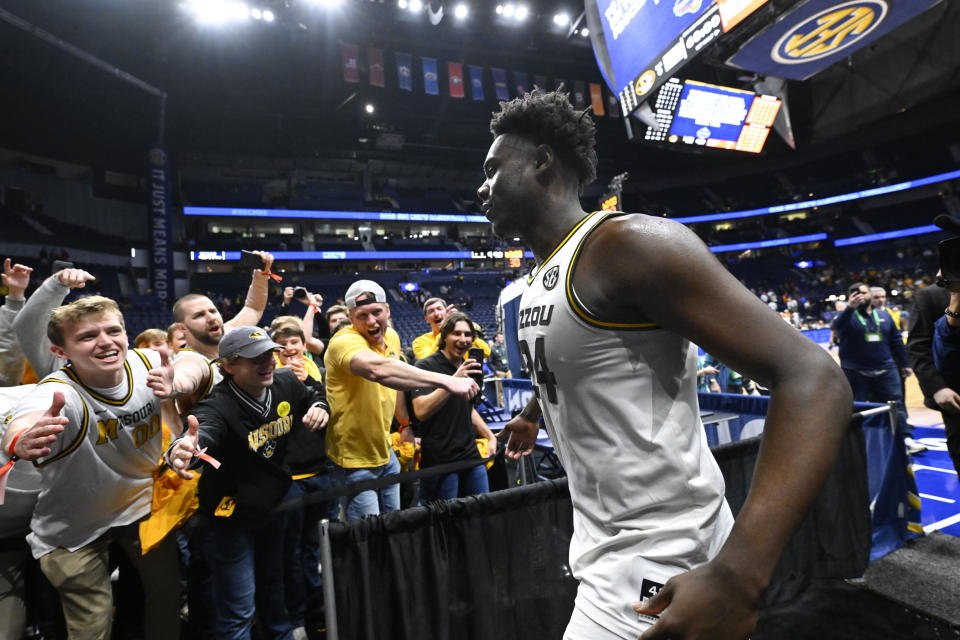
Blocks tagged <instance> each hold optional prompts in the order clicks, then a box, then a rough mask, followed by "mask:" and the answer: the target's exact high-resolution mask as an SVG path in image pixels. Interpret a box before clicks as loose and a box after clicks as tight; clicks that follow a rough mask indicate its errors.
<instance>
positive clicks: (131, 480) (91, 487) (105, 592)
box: [2, 296, 180, 640]
mask: <svg viewBox="0 0 960 640" xmlns="http://www.w3.org/2000/svg"><path fill="white" fill-rule="evenodd" d="M47 335H48V337H49V339H50V343H51V345H52V346H51V348H50V349H51V351H52V352H53V354H54V355H55V356H56V357H57V358H59V359H60V360H61V361H63V362H64V364H65V365H66V366H64V367H63V368H61V369H59V370H58V371H55V372H53V373H52V374H50V375H49V376H47V377H45V378H44V379H43V380H41V381H40V382H39V383H38V384H37V385H36V387H35V388H34V389H33V390H32V391H31V392H30V393H29V394H28V395H27V396H26V397H25V398H23V399H22V400H21V401H20V403H19V404H18V406H17V409H16V410H15V412H14V414H13V420H12V422H11V423H10V426H9V428H8V429H7V432H6V434H4V437H3V441H2V446H3V448H4V451H7V452H9V453H10V455H12V456H16V457H17V458H18V459H20V460H32V461H34V464H35V466H36V467H37V470H38V471H39V472H40V478H41V479H40V494H39V497H38V498H37V504H36V507H35V508H34V511H33V517H32V519H31V522H30V534H29V535H28V536H27V542H28V543H29V545H30V548H31V551H32V553H33V556H34V557H35V558H37V559H39V561H40V568H41V569H42V570H43V572H44V574H45V575H46V576H47V577H48V578H49V579H50V582H51V583H52V584H53V586H54V587H55V588H56V589H57V592H58V593H59V594H60V599H61V604H62V606H63V613H64V617H65V619H66V622H67V628H68V631H69V635H70V638H71V639H74V638H83V639H86V638H91V639H100V638H103V639H105V640H106V639H109V637H110V629H111V620H112V616H113V612H112V608H113V600H112V593H111V591H112V587H111V583H110V566H109V563H108V553H107V548H108V545H109V543H110V542H111V541H116V542H117V543H119V544H120V546H121V548H122V549H123V550H124V551H125V552H126V554H127V555H128V556H129V558H130V560H131V562H132V563H133V564H134V566H135V567H137V570H138V572H139V573H140V577H141V579H142V582H143V584H144V592H145V599H144V602H145V607H144V629H145V634H146V635H145V637H146V638H151V639H153V638H156V639H159V638H176V637H178V635H179V633H178V632H179V626H178V625H173V626H171V625H170V624H169V622H170V620H177V619H178V611H179V603H178V594H179V588H180V585H179V575H178V572H177V560H176V546H175V542H174V541H173V539H172V538H169V539H168V540H165V541H164V542H163V543H161V544H160V546H159V547H157V548H156V549H154V550H153V551H150V552H149V553H147V554H146V555H142V554H141V551H140V547H139V540H138V538H137V529H136V523H137V522H138V521H139V520H141V519H142V518H144V517H145V516H147V515H149V513H150V505H151V495H152V489H153V472H154V470H155V469H156V468H157V461H158V460H159V459H160V455H161V454H162V453H163V450H162V446H161V438H162V435H161V417H160V404H161V403H160V399H159V398H158V397H157V396H156V395H155V394H154V391H153V390H152V389H151V388H150V386H149V385H150V384H151V382H152V381H153V380H155V379H156V378H160V377H162V378H164V379H165V384H167V385H170V384H172V378H173V367H172V366H171V365H170V364H169V363H166V362H165V358H161V356H160V355H158V354H157V353H155V352H153V351H150V350H144V351H141V350H139V349H134V350H130V351H128V349H127V334H126V331H125V329H124V325H123V317H122V316H121V314H120V310H119V309H118V308H117V305H116V303H115V302H114V301H113V300H110V299H109V298H103V297H100V296H90V297H87V298H81V299H79V300H77V301H75V302H72V303H70V304H68V305H64V306H62V307H58V308H57V309H56V310H54V312H53V314H52V316H51V317H50V322H49V325H48V329H47ZM20 464H26V463H25V462H20ZM127 525H130V526H129V527H128V526H127Z"/></svg>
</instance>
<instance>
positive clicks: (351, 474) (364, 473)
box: [330, 450, 400, 520]
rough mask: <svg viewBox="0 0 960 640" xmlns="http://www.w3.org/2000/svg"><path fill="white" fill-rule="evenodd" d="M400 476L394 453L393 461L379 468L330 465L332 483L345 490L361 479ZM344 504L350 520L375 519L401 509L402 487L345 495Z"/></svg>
mask: <svg viewBox="0 0 960 640" xmlns="http://www.w3.org/2000/svg"><path fill="white" fill-rule="evenodd" d="M398 473H400V463H399V462H398V461H397V457H396V456H395V455H394V454H393V450H391V451H390V461H389V462H387V464H385V465H382V466H379V467H362V468H358V469H347V468H345V467H341V466H339V465H337V464H334V463H333V462H331V463H330V481H331V482H332V483H333V486H335V487H344V486H346V485H348V484H353V483H354V482H360V481H361V480H373V479H375V478H384V477H386V476H395V475H397V474H398ZM339 501H340V504H344V505H346V514H347V520H356V519H358V518H362V517H364V516H375V515H379V514H381V513H387V512H388V511H396V510H397V509H399V508H400V485H398V484H391V485H389V486H386V487H383V488H381V489H378V490H376V491H361V492H360V493H358V494H357V495H355V496H342V497H341V498H339Z"/></svg>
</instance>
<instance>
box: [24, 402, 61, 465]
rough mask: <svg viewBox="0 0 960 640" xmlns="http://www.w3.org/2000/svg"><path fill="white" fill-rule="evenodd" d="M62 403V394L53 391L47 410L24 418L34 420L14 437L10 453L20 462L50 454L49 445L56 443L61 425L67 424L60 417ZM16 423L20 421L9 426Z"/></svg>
mask: <svg viewBox="0 0 960 640" xmlns="http://www.w3.org/2000/svg"><path fill="white" fill-rule="evenodd" d="M64 402H65V401H64V398H63V393H61V392H60V391H54V393H53V402H51V403H50V408H49V409H47V410H46V411H44V412H42V413H40V412H37V413H33V414H28V415H26V416H24V418H27V419H28V420H29V419H30V418H31V417H32V418H35V419H34V420H33V422H32V424H30V426H28V427H27V428H26V429H24V430H22V431H20V433H19V435H17V436H15V437H14V439H13V452H12V453H13V454H14V455H15V456H17V457H18V458H20V459H21V460H36V459H37V458H40V457H42V456H45V455H47V454H48V453H50V444H52V443H53V442H54V441H56V439H57V436H58V435H59V434H60V433H61V432H62V431H63V425H65V424H67V418H65V417H64V416H61V415H60V411H61V410H62V409H63V404H64ZM18 422H21V421H20V420H17V421H15V422H14V423H13V425H11V426H12V427H16V426H17V423H18Z"/></svg>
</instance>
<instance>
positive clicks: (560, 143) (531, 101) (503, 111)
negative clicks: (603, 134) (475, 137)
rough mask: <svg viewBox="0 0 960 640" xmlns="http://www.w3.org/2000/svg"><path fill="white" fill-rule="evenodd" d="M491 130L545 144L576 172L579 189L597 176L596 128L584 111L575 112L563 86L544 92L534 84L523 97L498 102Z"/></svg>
mask: <svg viewBox="0 0 960 640" xmlns="http://www.w3.org/2000/svg"><path fill="white" fill-rule="evenodd" d="M490 132H491V133H493V136H494V137H497V136H500V135H503V134H505V133H509V134H514V135H518V136H523V137H525V138H528V139H530V140H532V141H533V142H534V144H547V145H550V147H551V148H552V149H553V151H554V152H555V153H556V154H557V156H558V157H559V158H560V159H561V160H562V161H563V163H564V164H566V165H567V166H569V167H571V168H573V169H575V170H576V172H577V177H578V179H579V181H580V191H581V192H582V191H583V187H584V185H587V184H590V183H591V182H593V181H594V180H595V179H596V177H597V152H596V150H595V148H594V147H595V146H596V128H595V127H594V124H593V119H592V118H591V117H590V116H589V114H588V113H587V111H586V110H585V111H580V112H578V111H576V110H574V108H573V105H571V104H570V100H569V94H568V93H567V92H565V91H563V86H562V85H561V87H560V88H559V89H557V90H556V91H551V92H550V93H543V92H541V91H540V89H538V88H536V87H534V89H533V91H531V92H529V93H525V94H524V95H523V97H522V98H515V99H513V100H511V101H509V102H501V103H500V112H499V113H494V114H493V119H492V120H491V121H490Z"/></svg>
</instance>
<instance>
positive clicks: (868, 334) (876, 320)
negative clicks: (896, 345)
mask: <svg viewBox="0 0 960 640" xmlns="http://www.w3.org/2000/svg"><path fill="white" fill-rule="evenodd" d="M853 315H855V316H856V317H857V320H859V321H860V324H862V325H863V331H864V338H866V340H867V342H880V341H881V340H882V337H881V334H880V316H879V314H877V310H876V309H874V310H873V324H874V326H875V327H876V329H875V330H874V331H870V328H869V327H868V326H867V322H866V321H865V320H864V319H863V316H861V315H860V314H859V313H858V312H857V311H856V310H854V312H853Z"/></svg>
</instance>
